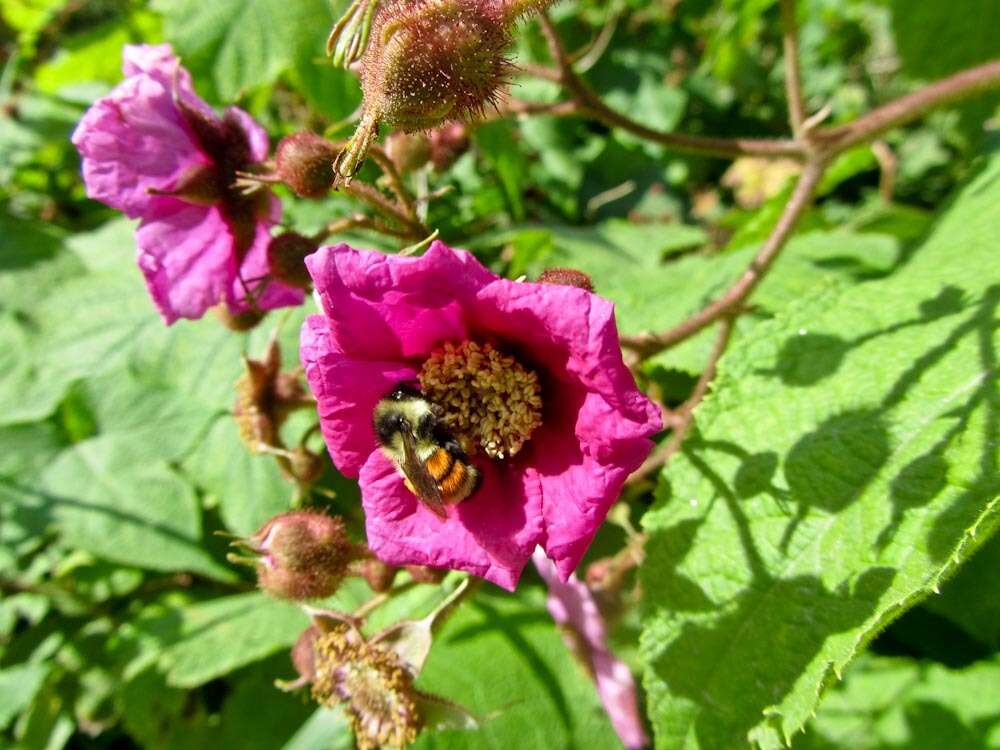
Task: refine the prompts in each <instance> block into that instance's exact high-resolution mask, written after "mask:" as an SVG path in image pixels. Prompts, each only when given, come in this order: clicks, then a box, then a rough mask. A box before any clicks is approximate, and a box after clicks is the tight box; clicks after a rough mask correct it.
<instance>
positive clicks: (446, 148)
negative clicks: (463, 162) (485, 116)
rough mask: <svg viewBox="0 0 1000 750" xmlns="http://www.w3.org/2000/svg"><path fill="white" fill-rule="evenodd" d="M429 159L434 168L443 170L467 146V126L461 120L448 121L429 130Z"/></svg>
mask: <svg viewBox="0 0 1000 750" xmlns="http://www.w3.org/2000/svg"><path fill="white" fill-rule="evenodd" d="M430 138H431V161H432V162H434V169H436V170H437V171H438V172H443V171H444V170H446V169H447V168H448V167H450V166H451V165H452V164H453V163H454V162H455V160H456V159H457V158H458V157H459V156H461V155H462V154H464V153H465V152H466V150H467V149H468V148H469V128H468V127H467V126H466V125H464V124H463V123H461V122H450V123H448V124H446V125H442V126H441V127H439V128H434V130H432V131H431V132H430Z"/></svg>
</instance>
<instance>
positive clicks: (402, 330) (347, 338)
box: [306, 242, 496, 360]
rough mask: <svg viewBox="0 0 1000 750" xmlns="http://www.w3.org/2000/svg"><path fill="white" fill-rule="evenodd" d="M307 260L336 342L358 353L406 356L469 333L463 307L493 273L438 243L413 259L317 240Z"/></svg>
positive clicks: (373, 356) (377, 356)
mask: <svg viewBox="0 0 1000 750" xmlns="http://www.w3.org/2000/svg"><path fill="white" fill-rule="evenodd" d="M306 265H307V266H308V267H309V272H310V274H312V277H313V280H314V281H315V283H316V290H317V292H318V293H319V296H320V300H321V301H322V304H323V309H324V311H325V313H326V315H327V316H328V317H329V319H330V324H331V327H330V330H331V335H332V336H333V341H334V345H335V346H336V347H337V348H338V349H339V350H340V351H342V352H344V353H345V354H349V355H351V356H354V357H358V358H360V359H380V360H392V359H407V358H410V357H416V356H422V355H427V354H428V353H430V352H431V351H432V350H433V349H434V348H435V347H436V346H438V345H440V344H441V343H443V342H444V341H461V340H463V339H465V338H467V337H468V331H467V329H466V326H465V311H464V308H465V306H467V305H470V304H472V302H473V299H474V297H475V295H476V293H477V292H478V291H479V290H480V289H482V288H483V287H484V286H485V285H486V284H488V283H489V282H490V281H491V280H493V279H495V278H496V277H495V276H494V275H493V274H491V273H490V272H489V271H487V270H486V269H485V268H483V266H482V265H480V264H479V262H478V261H476V260H475V258H473V257H472V256H471V255H469V254H468V253H465V252H459V251H455V250H451V249H450V248H448V247H446V246H445V245H442V244H441V243H440V242H435V243H434V244H433V245H431V247H430V249H429V250H428V251H427V253H425V254H424V255H423V256H422V257H419V258H399V257H390V256H387V255H384V254H382V253H377V252H371V251H358V250H354V249H352V248H350V247H348V246H347V245H339V246H337V247H323V248H320V250H319V251H318V252H317V253H315V254H313V255H311V256H310V257H309V258H308V259H307V260H306Z"/></svg>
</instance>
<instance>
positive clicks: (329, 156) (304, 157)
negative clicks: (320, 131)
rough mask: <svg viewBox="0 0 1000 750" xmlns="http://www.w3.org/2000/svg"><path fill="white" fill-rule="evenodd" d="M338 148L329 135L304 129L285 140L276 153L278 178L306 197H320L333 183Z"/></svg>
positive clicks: (283, 139)
mask: <svg viewBox="0 0 1000 750" xmlns="http://www.w3.org/2000/svg"><path fill="white" fill-rule="evenodd" d="M336 158H337V149H336V148H335V147H334V145H333V144H332V143H330V142H329V141H328V140H326V138H323V137H322V136H320V135H317V134H316V133H310V132H307V131H303V132H300V133H292V135H289V136H286V137H284V138H282V139H281V143H279V144H278V150H277V152H276V154H275V167H276V172H277V175H278V177H279V178H280V179H281V181H282V182H284V183H285V184H286V185H288V187H289V188H291V189H292V191H293V192H294V193H295V194H296V195H298V196H300V197H302V198H319V197H321V196H323V195H325V194H326V193H327V191H329V190H330V188H331V187H332V186H333V181H334V173H333V163H334V160H335V159H336Z"/></svg>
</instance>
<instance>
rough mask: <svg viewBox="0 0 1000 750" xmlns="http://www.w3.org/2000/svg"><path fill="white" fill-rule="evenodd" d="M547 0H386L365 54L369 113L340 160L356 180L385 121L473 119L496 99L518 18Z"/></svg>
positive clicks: (403, 124) (407, 125)
mask: <svg viewBox="0 0 1000 750" xmlns="http://www.w3.org/2000/svg"><path fill="white" fill-rule="evenodd" d="M547 4H548V2H546V0H506V1H503V0H396V2H388V3H382V4H381V5H380V6H379V9H378V12H377V14H376V16H375V20H374V22H373V25H372V33H371V37H370V42H369V44H368V48H367V49H366V50H365V54H364V57H362V58H361V63H360V64H361V88H362V90H363V91H364V114H363V116H362V118H361V123H360V124H359V126H358V129H357V131H356V132H355V134H354V136H353V137H352V138H351V140H350V142H349V143H348V145H347V147H346V148H345V150H344V152H343V153H342V154H341V155H340V157H338V160H337V166H336V169H337V173H338V174H339V176H340V177H343V178H345V179H350V178H351V177H353V176H354V174H355V173H356V172H357V171H358V169H359V168H360V166H361V163H362V162H363V161H364V158H365V155H366V154H367V153H368V148H369V147H370V146H371V143H372V141H373V140H374V139H375V136H376V135H377V133H378V127H379V124H380V123H382V122H385V123H386V124H388V125H390V126H392V127H395V128H400V129H402V130H404V131H408V132H412V131H417V130H426V129H428V128H434V127H437V126H438V125H441V124H442V123H445V122H447V121H449V120H467V119H470V118H472V117H475V116H477V115H479V114H480V113H482V111H483V110H484V109H485V108H486V107H487V106H488V105H491V104H495V102H496V99H497V96H498V93H499V90H500V87H501V86H503V85H504V84H505V83H506V82H507V80H508V78H509V74H510V71H511V63H510V61H509V60H507V58H506V57H505V55H504V51H505V49H506V48H507V47H508V46H509V45H510V42H511V39H512V35H511V32H512V28H513V25H514V23H515V22H516V21H517V19H518V18H519V17H520V16H521V15H523V14H524V13H526V12H527V11H529V10H531V9H533V8H539V7H542V6H544V5H547Z"/></svg>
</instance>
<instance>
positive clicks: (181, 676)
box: [136, 591, 309, 688]
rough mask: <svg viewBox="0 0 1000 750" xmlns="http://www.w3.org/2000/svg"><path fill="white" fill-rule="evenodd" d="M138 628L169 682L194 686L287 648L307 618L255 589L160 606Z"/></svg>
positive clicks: (307, 624)
mask: <svg viewBox="0 0 1000 750" xmlns="http://www.w3.org/2000/svg"><path fill="white" fill-rule="evenodd" d="M136 627H137V628H138V629H139V631H140V632H141V633H143V634H144V636H145V637H147V638H149V637H152V638H153V639H154V640H155V641H156V642H157V644H158V646H159V649H160V654H159V656H158V657H157V664H158V666H159V668H160V669H161V670H163V671H164V672H165V673H166V676H167V683H168V684H169V685H171V686H173V687H180V688H193V687H197V686H198V685H203V684H205V683H206V682H208V681H209V680H214V679H215V678H217V677H221V676H223V675H226V674H229V673H230V672H232V671H233V670H236V669H239V668H240V667H243V666H246V665H247V664H252V663H253V662H255V661H259V660H260V659H263V658H265V657H267V656H270V655H271V654H273V653H275V652H277V651H280V650H282V649H285V648H290V647H291V646H292V645H293V644H294V643H295V641H296V639H297V638H298V637H299V635H301V633H302V631H303V630H305V629H306V628H307V627H309V618H308V617H307V616H306V614H305V613H304V612H303V611H302V610H301V609H300V608H299V607H298V606H296V605H295V604H290V603H287V602H279V601H276V600H274V599H272V598H270V597H269V596H266V595H265V594H262V593H260V592H256V591H255V592H252V593H247V594H237V595H235V596H225V597H221V598H219V599H213V600H211V601H207V602H199V603H196V604H191V605H188V606H184V607H180V608H177V607H167V608H165V609H163V608H160V611H158V612H156V611H154V612H152V613H151V614H150V615H149V616H147V617H145V618H143V619H141V620H140V621H139V622H137V623H136ZM288 669H289V671H291V669H292V667H291V662H289V665H288ZM276 676H278V675H276Z"/></svg>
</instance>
